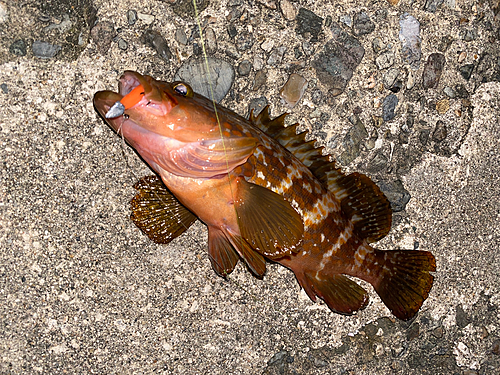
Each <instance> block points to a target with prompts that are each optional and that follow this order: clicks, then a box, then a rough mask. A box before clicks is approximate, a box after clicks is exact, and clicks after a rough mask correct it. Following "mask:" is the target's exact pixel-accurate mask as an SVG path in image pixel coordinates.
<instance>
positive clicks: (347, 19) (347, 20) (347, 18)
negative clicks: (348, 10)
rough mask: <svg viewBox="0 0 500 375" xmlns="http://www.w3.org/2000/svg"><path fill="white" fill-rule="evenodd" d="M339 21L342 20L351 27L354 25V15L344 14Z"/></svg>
mask: <svg viewBox="0 0 500 375" xmlns="http://www.w3.org/2000/svg"><path fill="white" fill-rule="evenodd" d="M339 21H340V22H342V23H343V24H344V25H347V26H349V27H352V17H351V15H350V14H343V15H341V16H340V17H339Z"/></svg>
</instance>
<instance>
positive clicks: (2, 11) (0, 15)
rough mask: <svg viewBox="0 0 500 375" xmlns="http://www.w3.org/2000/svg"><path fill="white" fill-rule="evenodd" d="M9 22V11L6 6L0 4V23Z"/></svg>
mask: <svg viewBox="0 0 500 375" xmlns="http://www.w3.org/2000/svg"><path fill="white" fill-rule="evenodd" d="M8 20H9V11H8V8H7V4H4V3H3V2H0V23H5V22H7V21H8Z"/></svg>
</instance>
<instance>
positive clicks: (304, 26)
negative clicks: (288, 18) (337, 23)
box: [295, 8, 323, 42]
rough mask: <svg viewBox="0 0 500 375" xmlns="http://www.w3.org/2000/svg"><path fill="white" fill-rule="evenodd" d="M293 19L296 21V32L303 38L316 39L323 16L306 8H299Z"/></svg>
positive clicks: (313, 40)
mask: <svg viewBox="0 0 500 375" xmlns="http://www.w3.org/2000/svg"><path fill="white" fill-rule="evenodd" d="M295 21H296V22H297V28H296V29H295V31H296V32H297V34H300V35H302V37H303V38H305V39H310V40H311V41H312V42H315V41H317V40H318V35H319V33H320V31H321V27H322V25H323V18H321V17H319V16H317V15H316V14H315V13H313V12H311V11H310V10H308V9H305V8H300V9H299V13H298V14H297V17H295Z"/></svg>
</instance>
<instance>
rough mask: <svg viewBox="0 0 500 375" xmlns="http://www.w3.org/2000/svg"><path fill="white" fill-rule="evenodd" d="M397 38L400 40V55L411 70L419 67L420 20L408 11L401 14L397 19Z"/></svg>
mask: <svg viewBox="0 0 500 375" xmlns="http://www.w3.org/2000/svg"><path fill="white" fill-rule="evenodd" d="M399 26H400V28H401V29H400V31H399V40H400V41H401V55H402V57H403V59H405V60H406V62H407V63H408V64H409V65H410V67H411V68H412V69H413V70H417V69H418V68H419V67H420V58H421V56H422V50H421V43H422V40H421V39H420V22H418V21H417V19H416V18H415V17H413V16H410V15H409V14H408V13H405V14H403V15H402V16H401V19H400V20H399Z"/></svg>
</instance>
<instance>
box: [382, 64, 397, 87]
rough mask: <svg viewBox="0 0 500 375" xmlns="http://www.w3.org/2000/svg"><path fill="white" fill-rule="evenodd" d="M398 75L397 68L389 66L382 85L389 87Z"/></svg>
mask: <svg viewBox="0 0 500 375" xmlns="http://www.w3.org/2000/svg"><path fill="white" fill-rule="evenodd" d="M398 75H399V69H396V68H391V69H389V70H388V71H387V72H386V73H385V74H384V87H385V88H386V89H390V88H391V87H393V86H394V83H395V82H396V79H397V78H398Z"/></svg>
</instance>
